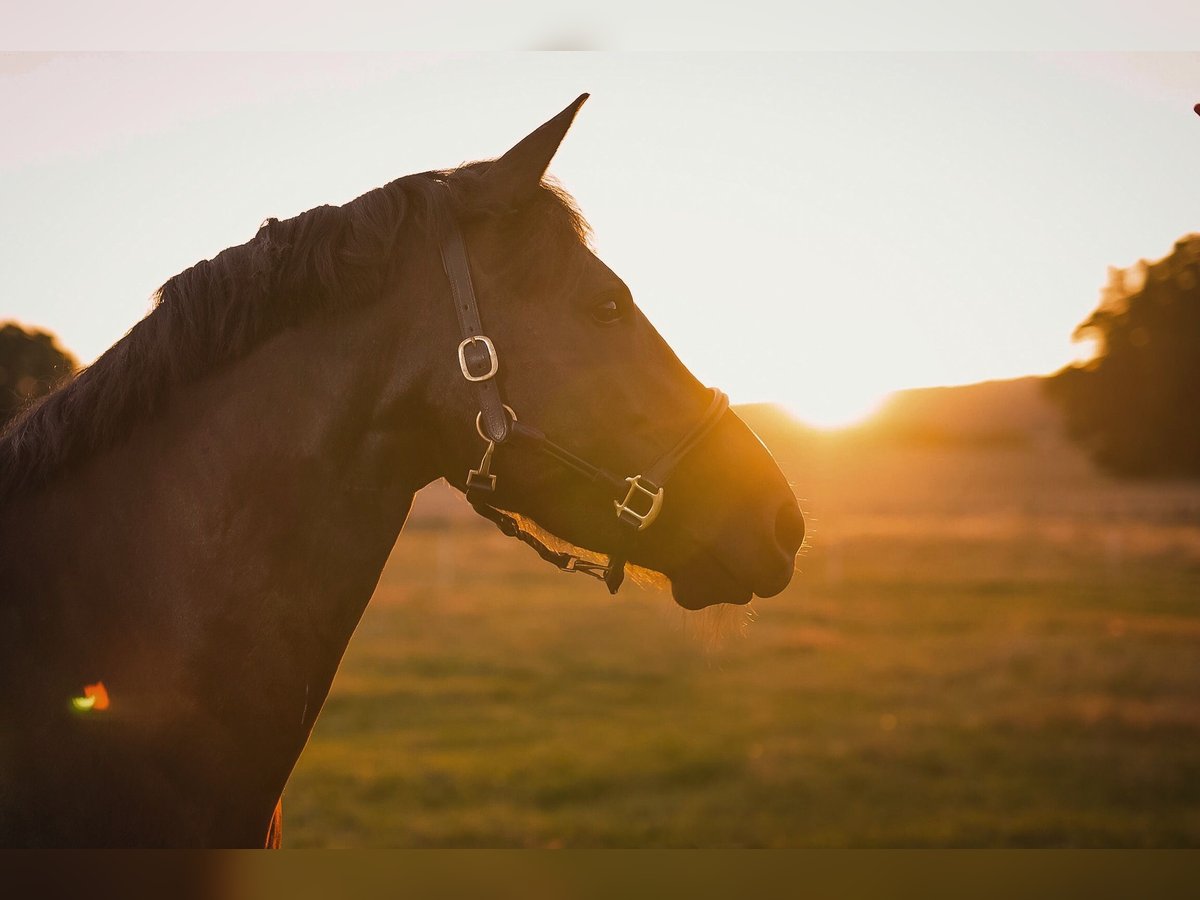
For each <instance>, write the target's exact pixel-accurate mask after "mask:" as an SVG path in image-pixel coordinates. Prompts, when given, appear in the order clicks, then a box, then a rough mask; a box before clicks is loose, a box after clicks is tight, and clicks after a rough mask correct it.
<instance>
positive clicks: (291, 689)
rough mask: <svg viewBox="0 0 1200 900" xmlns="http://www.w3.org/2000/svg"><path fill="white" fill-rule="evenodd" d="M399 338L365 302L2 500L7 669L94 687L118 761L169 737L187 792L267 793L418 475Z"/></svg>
mask: <svg viewBox="0 0 1200 900" xmlns="http://www.w3.org/2000/svg"><path fill="white" fill-rule="evenodd" d="M383 318H388V319H390V320H389V321H382V320H381V319H383ZM411 331H412V326H411V324H405V323H404V322H402V321H400V317H399V316H398V315H397V313H396V312H395V311H394V310H389V309H388V308H387V305H386V303H382V304H376V305H375V306H374V307H369V308H366V309H363V310H357V311H353V312H349V313H345V314H343V315H340V316H338V317H337V319H336V321H334V320H332V319H331V320H326V321H324V322H313V323H311V324H309V325H307V326H304V327H301V328H297V329H293V330H290V331H288V332H285V333H284V334H282V335H280V336H277V337H276V338H274V339H272V340H270V341H269V342H267V343H266V344H264V345H263V346H261V347H260V348H258V349H257V350H256V351H255V352H253V353H252V354H250V355H249V356H248V357H246V358H244V359H242V360H241V361H240V362H238V363H236V364H234V365H231V366H229V367H227V368H226V369H224V370H223V371H220V372H218V373H215V374H214V375H213V376H211V377H209V378H206V379H204V380H203V381H202V382H200V383H197V384H194V385H191V386H189V387H187V388H185V389H182V390H180V391H179V392H178V393H177V395H176V396H175V398H174V399H173V401H172V403H171V404H170V406H169V408H168V409H166V410H164V412H163V413H162V414H161V415H159V416H156V417H155V419H154V420H153V421H151V422H150V423H148V424H144V425H142V426H139V427H138V428H137V429H135V431H134V432H133V433H132V434H131V435H130V436H129V438H128V440H127V441H125V442H124V443H122V444H121V445H120V446H119V447H117V448H115V449H113V450H111V451H108V452H106V453H104V454H103V455H101V456H99V457H97V458H96V459H94V460H92V461H91V462H89V463H88V464H87V465H84V466H82V467H81V468H79V469H78V470H76V471H75V472H74V473H73V474H72V475H70V476H69V477H67V478H64V479H63V480H61V481H60V482H59V483H57V484H54V485H52V486H51V487H50V488H48V489H47V490H46V491H45V492H43V493H42V494H41V495H39V496H38V497H36V498H31V500H30V501H29V502H27V503H24V504H21V505H20V509H19V510H17V509H14V510H11V511H10V512H13V513H15V514H16V515H17V516H19V517H20V518H21V522H20V523H19V526H14V517H13V516H6V517H5V518H7V519H8V522H7V523H4V525H3V526H0V531H3V532H4V533H3V534H2V535H0V540H8V539H9V538H10V537H12V538H13V540H14V541H18V542H19V544H20V546H21V552H20V553H14V554H11V555H9V557H8V560H7V562H5V561H3V560H0V593H5V592H7V593H9V594H10V595H11V596H15V595H17V594H20V595H21V596H22V600H21V602H22V603H23V604H25V605H26V608H28V609H34V608H36V609H38V611H39V612H38V615H37V617H36V618H37V622H36V624H35V623H33V622H32V620H33V619H34V618H35V617H34V616H29V617H28V618H27V619H26V620H25V624H24V626H23V629H22V630H19V631H18V632H15V633H10V636H9V637H10V639H9V640H8V641H3V644H4V645H5V646H4V647H3V648H2V649H3V650H6V651H7V650H11V651H13V652H12V654H11V655H10V656H9V660H10V664H9V665H8V666H6V667H4V668H8V669H9V671H8V672H6V673H4V674H6V675H7V676H8V678H10V679H13V680H16V679H17V678H22V679H32V680H33V681H34V682H36V685H34V686H31V687H30V690H29V692H28V694H27V696H28V697H29V698H31V700H30V702H31V703H33V704H34V705H35V706H36V707H37V708H38V709H42V708H43V707H44V708H46V709H53V710H55V713H54V714H55V715H57V714H58V710H60V709H62V708H63V705H64V703H63V701H64V700H65V699H66V697H65V696H60V694H66V693H67V692H72V693H76V694H77V693H78V692H79V689H80V687H81V686H82V685H84V684H87V683H91V682H94V681H98V680H103V681H104V682H105V684H106V687H107V689H108V692H109V695H110V697H111V704H112V706H111V716H112V718H113V719H116V718H118V716H120V718H121V721H122V722H123V723H124V724H125V731H124V732H122V734H123V738H122V739H121V740H122V746H121V747H120V748H119V750H117V751H116V752H114V757H120V758H123V759H124V760H125V762H124V764H125V765H126V766H133V765H137V764H138V761H139V755H140V762H141V764H153V759H154V752H155V750H154V748H155V746H156V745H157V744H161V743H162V742H164V741H165V742H167V743H169V745H170V746H172V747H176V748H178V747H186V748H187V750H186V753H187V754H189V755H190V756H192V757H193V758H191V759H188V760H186V761H182V760H178V759H177V760H175V761H174V763H173V764H174V765H186V766H187V768H188V769H189V770H190V771H191V772H192V773H193V774H194V777H193V778H191V779H190V781H191V782H192V783H194V786H195V790H196V791H197V792H204V791H207V792H209V793H210V794H211V795H213V796H215V797H227V796H229V793H230V792H229V790H228V788H229V787H230V786H231V784H232V785H236V788H237V789H236V791H234V793H239V792H240V794H241V795H242V796H246V797H254V798H255V799H254V800H253V801H248V802H253V803H257V804H259V805H261V804H262V803H264V802H270V803H271V804H273V802H274V798H277V797H278V795H279V792H280V791H281V790H282V788H283V784H284V782H285V781H286V778H287V776H288V774H289V773H290V770H291V768H292V766H293V765H294V763H295V761H296V759H297V757H298V756H299V753H300V750H301V749H302V747H303V745H304V742H305V741H306V739H307V736H308V733H309V731H310V730H311V727H312V724H313V722H314V720H315V718H316V716H317V712H318V711H319V710H320V707H321V704H322V702H323V701H324V699H325V696H326V693H327V692H328V689H329V686H330V684H331V682H332V679H333V675H334V673H335V671H336V669H337V666H338V663H339V661H340V659H341V657H342V654H343V653H344V651H345V648H346V645H347V643H348V641H349V639H350V636H351V633H352V632H353V629H354V627H355V625H356V624H357V622H358V619H359V617H360V616H361V614H362V612H363V610H364V609H365V606H366V603H367V601H368V600H369V598H370V596H371V593H372V591H373V590H374V587H375V584H376V582H377V580H378V577H379V574H380V572H381V570H382V568H383V565H384V563H385V561H386V559H387V556H388V553H389V551H390V549H391V547H392V545H393V543H394V542H395V539H396V537H397V535H398V533H399V531H400V528H401V526H402V524H403V522H404V518H405V516H406V515H407V512H408V509H409V506H410V505H411V502H412V497H413V493H414V492H415V490H417V489H418V488H419V487H420V486H421V485H422V484H424V483H427V482H428V481H430V480H432V478H433V477H435V475H436V468H435V466H434V463H433V461H432V460H431V459H430V458H429V454H428V451H427V450H426V449H424V448H426V447H427V446H429V444H430V442H429V440H428V437H427V436H426V435H424V434H423V433H422V430H421V428H420V426H419V424H418V420H419V418H420V417H419V416H418V415H417V413H418V409H417V407H416V404H418V403H419V402H420V401H419V397H417V394H418V393H419V390H418V389H417V387H416V385H417V383H418V381H419V379H420V373H419V369H420V360H419V358H418V351H417V350H414V349H413V344H414V342H413V341H411V340H409V337H410V335H411ZM416 343H419V342H416ZM406 348H407V349H408V352H405V349H406ZM9 546H10V547H11V546H13V545H12V544H10V545H9ZM18 556H19V557H20V558H21V559H22V560H24V562H23V563H22V564H21V566H19V567H18V566H14V565H13V563H14V561H15V560H16V559H17V558H18ZM14 570H15V574H14ZM22 573H24V574H22ZM18 644H20V645H23V646H24V647H26V648H27V650H26V651H20V650H18V649H16V648H17V645H18ZM0 655H3V654H2V653H0ZM28 683H29V682H26V684H28ZM68 696H69V694H68ZM19 712H20V713H22V714H25V715H32V716H33V717H35V718H36V717H37V715H38V713H37V712H31V710H30V709H25V710H21V711H19ZM64 727H68V728H69V723H68V724H67V725H64ZM92 764H93V765H94V764H95V761H94V760H93V763H92ZM70 770H71V767H70V766H69V765H67V766H64V771H70ZM114 777H115V780H117V781H120V780H121V779H120V778H119V777H116V776H114ZM193 800H194V798H193ZM214 802H215V801H214ZM268 812H269V808H268ZM223 815H225V814H224V813H218V812H214V813H213V816H214V817H215V818H214V820H213V821H214V822H216V821H218V820H220V819H221V818H222V816H223ZM212 828H217V825H215V824H214V825H212ZM207 837H210V838H211V837H212V835H211V834H209V835H207ZM198 839H199V840H203V839H205V838H203V837H199V838H198ZM219 839H220V840H228V839H229V836H228V834H226V835H225V836H224V837H222V838H219Z"/></svg>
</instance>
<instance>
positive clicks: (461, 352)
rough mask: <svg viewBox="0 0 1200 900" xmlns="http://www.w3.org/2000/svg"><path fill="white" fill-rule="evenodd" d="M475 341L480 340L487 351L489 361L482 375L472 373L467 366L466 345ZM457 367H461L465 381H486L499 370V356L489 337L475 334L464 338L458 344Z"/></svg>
mask: <svg viewBox="0 0 1200 900" xmlns="http://www.w3.org/2000/svg"><path fill="white" fill-rule="evenodd" d="M476 341H481V342H482V343H483V346H484V348H485V349H486V350H487V352H488V361H489V362H490V363H491V365H490V367H489V368H488V370H487V372H486V373H485V374H483V375H472V374H471V370H470V369H469V368H467V345H468V344H474V343H475V342H476ZM458 367H459V368H460V369H462V373H463V378H465V379H467V381H487V380H488V379H489V378H491V377H493V376H494V375H495V374H496V373H497V372H498V371H499V370H500V358H499V357H498V356H496V346H495V344H493V343H492V341H491V338H489V337H487V336H486V335H482V334H476V335H473V336H472V337H469V338H466V339H464V340H463V342H462V343H461V344H459V345H458Z"/></svg>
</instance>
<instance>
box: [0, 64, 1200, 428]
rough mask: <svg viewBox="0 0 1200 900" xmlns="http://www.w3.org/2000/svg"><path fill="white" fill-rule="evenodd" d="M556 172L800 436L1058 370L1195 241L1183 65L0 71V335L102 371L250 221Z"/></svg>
mask: <svg viewBox="0 0 1200 900" xmlns="http://www.w3.org/2000/svg"><path fill="white" fill-rule="evenodd" d="M582 91H590V92H591V94H592V98H591V100H590V101H589V102H588V103H587V105H586V106H585V107H584V108H583V111H582V112H581V114H580V116H579V118H578V119H577V120H576V124H575V126H574V128H573V129H572V131H571V133H570V134H569V135H568V137H567V140H566V142H565V143H564V145H563V147H562V149H561V151H560V153H559V156H558V157H557V158H556V160H555V162H554V163H553V165H552V167H551V171H552V173H554V174H555V175H557V176H558V177H559V178H560V180H561V181H562V182H563V183H564V184H565V185H566V187H567V188H568V189H569V190H571V191H572V192H573V193H574V194H575V196H576V197H577V199H578V200H579V203H580V205H581V207H582V209H583V211H584V213H585V214H586V215H587V217H588V218H589V219H590V221H591V222H592V225H593V227H594V228H595V232H596V238H597V245H598V249H599V252H600V255H601V256H602V258H604V259H605V261H606V262H608V263H609V264H610V265H611V266H612V267H613V268H614V269H615V270H616V271H617V272H618V273H619V274H621V275H622V276H623V277H624V278H625V280H626V281H627V282H628V283H629V285H630V286H631V288H632V289H633V291H634V296H635V297H636V298H637V300H638V302H639V304H640V305H641V306H642V308H643V309H644V310H645V311H646V312H647V314H648V315H649V316H650V318H651V319H652V320H653V321H654V322H655V323H656V325H658V327H659V330H660V331H662V332H663V334H664V335H665V336H666V337H667V339H668V340H669V341H670V342H671V343H672V345H673V346H674V347H675V348H676V350H677V351H678V352H679V354H680V356H681V357H682V358H683V359H684V361H685V362H686V363H688V364H689V365H690V366H691V367H692V369H693V371H695V372H696V374H697V375H698V376H699V377H700V378H701V379H702V380H703V381H705V382H707V383H710V384H716V385H720V386H722V387H724V388H725V389H726V390H727V391H728V392H729V393H730V395H731V396H732V398H733V400H734V401H735V402H749V401H760V400H763V401H773V402H777V403H781V404H783V405H785V406H786V407H788V408H790V409H791V410H792V411H793V412H795V413H796V414H797V415H798V416H799V417H801V418H803V419H806V420H808V421H811V422H814V423H817V424H837V423H839V422H844V421H847V420H849V419H852V418H854V417H856V416H858V415H861V414H863V413H864V412H866V411H867V410H869V408H870V407H871V405H872V404H873V403H875V402H877V401H878V400H879V399H880V398H881V397H882V396H883V395H885V394H886V393H887V392H889V391H891V390H895V389H898V388H904V387H916V386H922V385H934V384H955V383H965V382H970V381H975V380H980V379H986V378H997V377H1009V376H1017V375H1022V374H1027V373H1043V372H1049V371H1052V370H1054V369H1056V368H1058V367H1059V366H1061V365H1063V364H1065V363H1067V362H1069V361H1070V360H1071V359H1072V358H1074V357H1076V356H1078V355H1080V354H1082V353H1085V352H1086V348H1082V347H1077V346H1075V345H1072V344H1071V342H1070V334H1071V331H1072V329H1073V327H1074V326H1075V324H1076V323H1078V322H1079V321H1080V320H1081V319H1083V318H1084V317H1085V316H1086V315H1087V313H1088V312H1089V311H1090V310H1091V309H1092V307H1093V306H1094V305H1095V302H1096V300H1097V297H1098V291H1099V288H1100V287H1101V286H1102V285H1103V283H1104V281H1105V269H1106V266H1108V265H1122V266H1125V265H1130V264H1132V263H1134V262H1135V261H1136V260H1137V259H1139V258H1140V257H1148V258H1157V257H1159V256H1162V255H1164V254H1166V253H1167V252H1168V251H1169V250H1170V249H1171V245H1172V243H1173V242H1174V240H1175V239H1176V238H1178V237H1180V236H1182V235H1183V234H1185V233H1187V232H1190V231H1197V230H1200V179H1198V178H1197V177H1196V166H1197V160H1200V118H1197V116H1196V115H1195V113H1193V111H1192V107H1193V105H1194V104H1195V103H1196V102H1197V101H1200V54H1161V53H1160V54H1144V55H1111V54H1094V53H1093V54H1077V55H1042V54H1039V55H1032V54H1010V53H1005V54H997V53H990V54H965V53H937V54H884V53H878V54H843V53H778V54H762V53H759V54H746V53H692V54H657V53H540V54H532V53H524V54H517V53H491V54H450V55H446V54H442V55H432V54H401V55H382V54H353V53H351V54H329V53H325V54H261V53H260V54H242V55H229V54H190V55H189V54H167V55H148V54H137V55H124V56H117V55H57V56H43V55H31V54H6V55H5V54H0V121H3V122H4V123H5V135H4V140H3V141H2V142H0V208H2V209H3V211H4V212H3V216H2V217H0V261H2V265H0V319H3V318H9V317H12V318H16V319H18V320H20V321H23V322H25V323H28V324H34V325H39V326H42V327H45V328H48V329H50V330H52V331H54V332H56V333H57V334H58V335H59V336H60V337H61V339H62V342H63V343H64V345H65V346H67V347H68V348H70V349H71V350H73V351H74V352H75V353H76V354H77V355H78V356H80V357H81V359H83V360H85V361H90V360H91V359H93V358H95V357H96V356H97V355H99V354H100V353H101V352H103V350H104V349H105V348H107V347H108V346H109V345H110V344H112V343H113V342H114V341H116V340H117V339H118V338H120V336H121V335H122V334H123V333H124V332H125V331H126V330H127V329H128V328H129V327H130V326H131V325H132V324H133V323H134V322H135V321H136V320H137V319H139V318H140V317H141V316H142V315H144V314H145V312H146V311H147V309H148V298H149V296H150V294H151V292H152V291H153V290H154V289H155V288H156V287H157V286H158V285H159V284H160V283H162V282H163V281H165V280H166V279H167V278H169V277H170V276H171V275H173V274H175V273H176V272H178V271H180V270H182V269H183V268H185V267H187V266H188V265H191V264H192V263H194V262H196V261H197V260H199V259H201V258H205V257H209V256H212V255H213V254H215V253H217V252H218V251H220V250H221V249H223V248H224V247H227V246H230V245H232V244H237V243H241V242H243V241H245V240H247V239H249V238H250V237H251V236H252V235H253V234H254V231H255V229H256V228H257V226H258V224H259V222H261V221H262V220H263V219H264V218H266V217H268V216H272V215H274V216H280V217H285V216H290V215H293V214H295V213H298V212H300V211H302V210H305V209H308V208H310V207H313V206H316V205H319V204H321V203H341V202H345V201H346V200H349V199H351V198H352V197H354V196H356V195H358V194H360V193H362V192H364V191H366V190H369V189H370V188H372V187H375V186H377V185H379V184H382V183H384V182H386V181H389V180H391V179H392V178H395V177H398V176H400V175H403V174H407V173H409V172H416V171H421V170H424V169H429V168H441V167H446V166H451V165H454V164H456V163H459V162H462V161H465V160H468V159H478V158H485V157H489V156H495V155H498V154H499V153H502V152H503V151H504V150H506V149H507V148H508V147H509V145H511V144H512V143H513V142H515V141H516V140H517V139H518V138H520V137H522V136H523V135H524V134H525V133H526V132H527V131H528V130H530V129H531V128H532V127H534V126H535V125H538V124H540V123H541V122H542V121H543V120H545V119H546V118H548V117H549V116H550V115H552V114H554V113H555V112H557V111H558V110H559V109H561V108H562V107H563V106H564V105H565V104H566V103H567V102H568V101H570V100H571V99H573V98H574V97H575V96H576V95H577V94H578V93H580V92H582Z"/></svg>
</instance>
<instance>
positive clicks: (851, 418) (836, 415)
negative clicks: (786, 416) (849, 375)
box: [784, 389, 885, 431]
mask: <svg viewBox="0 0 1200 900" xmlns="http://www.w3.org/2000/svg"><path fill="white" fill-rule="evenodd" d="M884 399H885V397H884V396H882V395H870V396H864V395H862V394H857V393H855V392H853V391H838V390H836V389H835V390H828V391H825V390H823V389H822V390H816V391H814V392H813V393H811V394H809V395H808V396H807V397H805V399H804V401H803V403H802V404H801V403H797V404H796V405H792V404H790V403H785V404H784V408H785V409H786V410H787V411H788V412H789V413H790V414H791V415H792V416H794V417H795V418H796V419H799V420H800V421H801V422H803V423H804V424H805V425H811V426H813V427H814V428H821V429H824V430H827V431H832V430H834V429H838V428H849V427H851V426H853V425H858V424H861V423H862V422H864V421H866V420H867V419H869V418H870V417H871V416H872V415H874V414H875V413H876V412H878V411H879V408H880V406H882V405H883V401H884Z"/></svg>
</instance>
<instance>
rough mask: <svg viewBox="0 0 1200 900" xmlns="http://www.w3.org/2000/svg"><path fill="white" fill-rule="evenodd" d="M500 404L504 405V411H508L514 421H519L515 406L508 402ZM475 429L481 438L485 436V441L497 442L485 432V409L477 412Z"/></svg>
mask: <svg viewBox="0 0 1200 900" xmlns="http://www.w3.org/2000/svg"><path fill="white" fill-rule="evenodd" d="M500 405H501V406H503V407H504V411H505V412H506V413H508V414H509V415H510V416H512V420H513V421H514V422H515V421H517V414H516V413H515V412H513V408H512V407H511V406H509V405H508V404H507V403H501V404H500ZM475 430H476V431H478V432H479V436H480V437H481V438H483V439H484V440H485V441H487V442H488V443H489V444H494V443H495V441H493V440H492V439H491V438H490V437H488V436H487V435H486V434H484V433H483V410H480V411H479V412H477V413H475Z"/></svg>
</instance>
